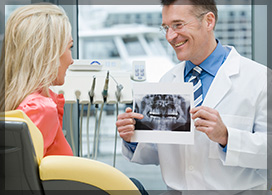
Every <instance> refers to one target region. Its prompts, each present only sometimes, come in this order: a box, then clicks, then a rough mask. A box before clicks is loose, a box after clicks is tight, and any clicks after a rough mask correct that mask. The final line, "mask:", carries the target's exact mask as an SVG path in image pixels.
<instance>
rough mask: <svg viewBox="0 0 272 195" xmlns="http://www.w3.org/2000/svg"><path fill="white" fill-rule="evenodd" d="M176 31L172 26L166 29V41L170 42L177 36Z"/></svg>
mask: <svg viewBox="0 0 272 195" xmlns="http://www.w3.org/2000/svg"><path fill="white" fill-rule="evenodd" d="M177 35H178V34H177V33H176V31H174V30H173V29H172V28H169V29H168V31H167V32H166V39H167V41H168V42H171V41H172V40H173V39H175V38H176V37H177Z"/></svg>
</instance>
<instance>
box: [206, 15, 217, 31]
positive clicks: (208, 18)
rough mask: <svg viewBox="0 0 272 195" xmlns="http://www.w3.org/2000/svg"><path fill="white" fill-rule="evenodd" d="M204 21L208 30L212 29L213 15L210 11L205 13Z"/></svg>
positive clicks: (213, 23) (213, 24)
mask: <svg viewBox="0 0 272 195" xmlns="http://www.w3.org/2000/svg"><path fill="white" fill-rule="evenodd" d="M204 19H205V22H206V27H207V29H208V30H209V31H212V30H213V29H214V26H215V16H214V14H213V13H212V12H208V13H207V14H206V15H205V18H204Z"/></svg>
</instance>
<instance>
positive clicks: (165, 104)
mask: <svg viewBox="0 0 272 195" xmlns="http://www.w3.org/2000/svg"><path fill="white" fill-rule="evenodd" d="M189 110H190V100H189V95H184V96H181V95H176V94H144V95H140V94H137V95H136V96H135V106H134V112H137V113H141V114H143V115H144V118H143V119H141V120H136V125H135V130H168V131H190V122H191V121H190V113H189Z"/></svg>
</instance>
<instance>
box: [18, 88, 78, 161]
mask: <svg viewBox="0 0 272 195" xmlns="http://www.w3.org/2000/svg"><path fill="white" fill-rule="evenodd" d="M49 93H50V97H46V96H43V95H41V93H39V92H35V93H33V94H30V95H29V96H27V97H26V98H25V99H24V100H23V101H22V103H21V104H20V105H19V107H18V108H17V109H19V110H22V111H23V112H25V113H26V115H27V116H28V117H29V118H30V119H31V120H32V121H33V123H34V124H35V125H36V126H37V127H38V128H39V130H40V131H41V133H42V135H43V141H44V156H48V155H69V156H73V152H72V149H71V147H70V145H69V144H68V142H67V140H66V139H65V137H64V134H63V132H62V118H63V113H64V109H63V108H64V103H65V100H64V97H63V95H62V94H59V95H58V94H55V93H54V92H53V91H51V90H50V91H49Z"/></svg>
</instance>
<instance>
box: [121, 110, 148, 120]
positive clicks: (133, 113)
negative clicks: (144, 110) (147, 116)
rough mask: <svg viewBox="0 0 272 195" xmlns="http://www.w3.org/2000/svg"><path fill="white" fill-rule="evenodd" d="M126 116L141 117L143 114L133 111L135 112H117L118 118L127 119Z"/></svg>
mask: <svg viewBox="0 0 272 195" xmlns="http://www.w3.org/2000/svg"><path fill="white" fill-rule="evenodd" d="M127 118H136V119H143V118H144V115H142V114H139V113H135V112H129V113H122V114H119V115H118V117H117V119H118V120H122V119H127Z"/></svg>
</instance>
